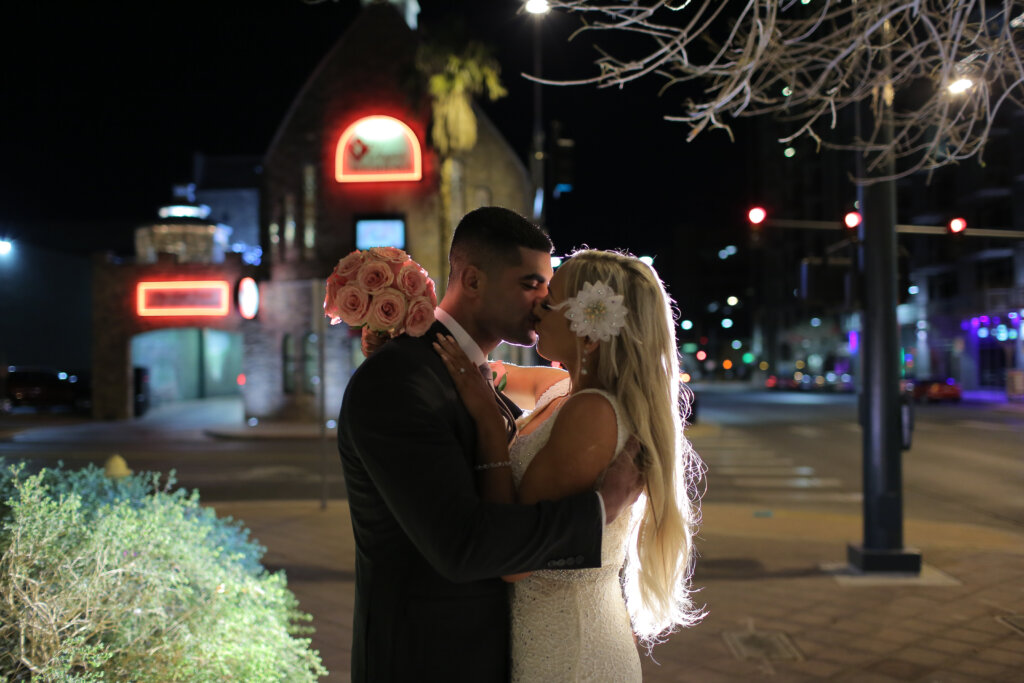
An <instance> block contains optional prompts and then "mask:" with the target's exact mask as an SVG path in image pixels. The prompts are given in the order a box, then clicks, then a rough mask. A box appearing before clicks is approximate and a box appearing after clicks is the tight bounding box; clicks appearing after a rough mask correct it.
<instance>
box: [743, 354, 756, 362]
mask: <svg viewBox="0 0 1024 683" xmlns="http://www.w3.org/2000/svg"><path fill="white" fill-rule="evenodd" d="M743 362H744V363H746V364H747V365H750V364H751V363H753V362H754V354H752V353H751V352H750V351H747V352H746V353H744V354H743Z"/></svg>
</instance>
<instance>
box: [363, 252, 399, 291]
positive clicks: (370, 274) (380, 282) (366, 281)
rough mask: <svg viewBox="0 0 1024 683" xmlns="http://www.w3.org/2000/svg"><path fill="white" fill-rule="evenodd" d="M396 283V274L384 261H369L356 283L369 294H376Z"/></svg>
mask: <svg viewBox="0 0 1024 683" xmlns="http://www.w3.org/2000/svg"><path fill="white" fill-rule="evenodd" d="M394 281H395V274H394V273H393V272H392V271H391V267H390V266H389V265H388V264H387V263H385V262H384V261H375V260H372V259H368V260H367V261H366V263H364V264H363V267H362V268H360V269H359V274H358V275H356V282H358V283H359V286H360V287H362V288H363V289H365V290H366V292H367V293H368V294H376V293H377V292H379V291H381V290H382V289H384V288H385V287H387V286H389V285H390V284H391V283H392V282H394Z"/></svg>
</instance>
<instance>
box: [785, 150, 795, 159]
mask: <svg viewBox="0 0 1024 683" xmlns="http://www.w3.org/2000/svg"><path fill="white" fill-rule="evenodd" d="M782 154H783V155H784V156H785V157H786V158H787V159H792V158H793V157H795V156H796V148H795V147H787V148H786V149H784V150H782Z"/></svg>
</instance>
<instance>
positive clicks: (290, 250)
mask: <svg viewBox="0 0 1024 683" xmlns="http://www.w3.org/2000/svg"><path fill="white" fill-rule="evenodd" d="M294 249H295V195H294V194H293V193H291V192H289V193H288V194H286V195H285V196H284V253H285V259H286V260H287V258H288V256H289V255H291V254H294V253H295V252H294Z"/></svg>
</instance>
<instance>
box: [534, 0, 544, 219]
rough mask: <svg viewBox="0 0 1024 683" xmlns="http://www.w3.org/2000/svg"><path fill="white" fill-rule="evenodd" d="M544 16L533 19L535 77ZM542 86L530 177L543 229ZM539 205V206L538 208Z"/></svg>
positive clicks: (537, 97) (536, 88)
mask: <svg viewBox="0 0 1024 683" xmlns="http://www.w3.org/2000/svg"><path fill="white" fill-rule="evenodd" d="M543 16H544V15H542V14H537V15H534V17H533V75H534V76H536V77H538V78H540V76H541V75H542V74H541V66H542V65H541V42H540V41H541V33H540V24H541V20H542V17H543ZM541 96H542V95H541V84H540V83H538V82H537V81H534V82H533V142H532V145H531V149H530V175H531V176H532V179H533V192H534V196H533V206H534V211H533V219H534V220H535V221H537V223H539V224H540V225H541V226H542V227H543V225H544V222H545V216H546V214H547V197H545V196H544V162H545V159H544V120H543V109H542V101H541ZM538 204H539V206H538Z"/></svg>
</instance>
